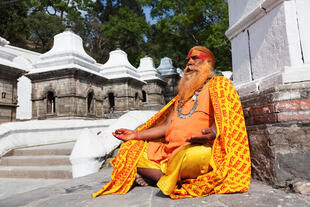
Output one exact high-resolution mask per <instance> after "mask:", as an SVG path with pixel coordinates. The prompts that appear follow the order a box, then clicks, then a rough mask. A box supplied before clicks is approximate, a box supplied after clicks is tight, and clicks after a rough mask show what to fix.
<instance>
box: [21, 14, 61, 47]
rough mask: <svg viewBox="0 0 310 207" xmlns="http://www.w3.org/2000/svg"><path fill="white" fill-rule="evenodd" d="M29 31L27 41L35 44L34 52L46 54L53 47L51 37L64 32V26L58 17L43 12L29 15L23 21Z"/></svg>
mask: <svg viewBox="0 0 310 207" xmlns="http://www.w3.org/2000/svg"><path fill="white" fill-rule="evenodd" d="M25 23H26V25H27V26H28V29H29V31H32V33H31V35H30V37H29V40H31V41H32V42H33V43H34V44H35V50H36V51H38V52H46V51H48V50H49V49H50V48H51V47H52V46H53V37H54V36H55V35H56V34H58V33H60V32H62V31H64V29H65V26H64V25H63V24H62V22H61V19H60V18H59V17H58V16H50V15H47V14H45V13H43V12H36V13H33V14H31V15H30V16H28V17H27V19H26V20H25Z"/></svg>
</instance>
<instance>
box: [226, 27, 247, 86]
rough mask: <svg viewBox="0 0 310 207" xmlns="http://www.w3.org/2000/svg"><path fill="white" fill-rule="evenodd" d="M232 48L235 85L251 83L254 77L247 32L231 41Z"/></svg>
mask: <svg viewBox="0 0 310 207" xmlns="http://www.w3.org/2000/svg"><path fill="white" fill-rule="evenodd" d="M231 47H232V65H233V73H234V83H235V84H237V85H238V84H242V83H246V82H249V81H251V80H252V77H251V66H250V55H249V44H248V35H247V32H246V31H245V32H242V33H240V34H239V35H238V36H237V37H236V38H234V39H233V40H231Z"/></svg>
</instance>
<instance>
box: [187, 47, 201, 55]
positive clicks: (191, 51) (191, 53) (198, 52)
mask: <svg viewBox="0 0 310 207" xmlns="http://www.w3.org/2000/svg"><path fill="white" fill-rule="evenodd" d="M200 53H201V51H199V50H194V49H191V50H190V51H189V53H188V55H187V57H192V56H196V55H199V54H200Z"/></svg>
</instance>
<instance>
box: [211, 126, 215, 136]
mask: <svg viewBox="0 0 310 207" xmlns="http://www.w3.org/2000/svg"><path fill="white" fill-rule="evenodd" d="M210 129H211V131H212V132H213V134H214V135H215V137H216V132H215V130H214V129H212V128H210Z"/></svg>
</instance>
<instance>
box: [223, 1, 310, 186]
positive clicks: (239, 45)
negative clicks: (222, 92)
mask: <svg viewBox="0 0 310 207" xmlns="http://www.w3.org/2000/svg"><path fill="white" fill-rule="evenodd" d="M228 4H229V24H230V27H229V29H228V30H227V32H226V35H227V37H228V38H229V39H230V41H231V44H232V62H233V77H234V85H235V87H236V88H237V90H238V92H239V95H240V98H241V101H242V105H243V109H244V114H245V119H246V124H247V130H248V135H249V142H250V148H251V160H252V172H253V173H252V174H253V177H254V178H257V179H260V180H263V181H265V182H267V183H270V184H273V185H276V186H285V185H288V184H289V183H291V182H293V181H294V180H296V179H303V180H310V174H309V172H310V164H309V163H310V158H309V155H310V144H309V143H310V142H309V141H310V121H309V120H310V92H309V87H310V40H309V36H310V26H309V24H310V23H309V19H310V13H309V12H308V11H309V10H310V2H309V1H308V0H286V1H284V0H260V1H257V0H240V1H234V0H228Z"/></svg>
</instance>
